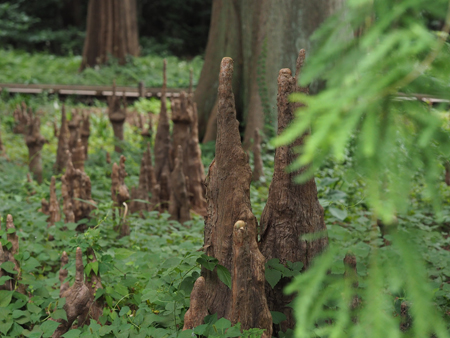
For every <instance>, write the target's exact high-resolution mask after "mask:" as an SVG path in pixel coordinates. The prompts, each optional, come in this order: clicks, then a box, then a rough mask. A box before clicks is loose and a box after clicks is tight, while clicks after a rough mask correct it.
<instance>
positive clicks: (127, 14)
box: [80, 0, 140, 70]
mask: <svg viewBox="0 0 450 338" xmlns="http://www.w3.org/2000/svg"><path fill="white" fill-rule="evenodd" d="M139 50H140V47H139V35H138V24H137V8H136V0H90V1H89V7H88V16H87V25H86V38H85V40H84V48H83V61H82V62H81V66H80V70H83V69H84V68H86V67H93V66H95V65H98V64H104V63H106V62H107V61H108V58H109V57H110V56H113V57H114V58H116V59H118V60H119V63H120V64H125V62H126V59H127V57H128V56H139Z"/></svg>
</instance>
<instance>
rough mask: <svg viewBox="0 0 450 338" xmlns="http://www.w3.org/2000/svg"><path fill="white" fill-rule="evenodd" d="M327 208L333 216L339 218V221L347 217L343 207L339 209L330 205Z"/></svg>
mask: <svg viewBox="0 0 450 338" xmlns="http://www.w3.org/2000/svg"><path fill="white" fill-rule="evenodd" d="M328 210H329V211H330V213H331V214H332V215H333V216H334V217H336V218H337V219H339V220H341V221H343V220H344V219H346V218H347V215H348V213H347V210H345V209H344V210H341V209H337V208H333V207H330V208H329V209H328Z"/></svg>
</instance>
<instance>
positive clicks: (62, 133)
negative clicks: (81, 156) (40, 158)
mask: <svg viewBox="0 0 450 338" xmlns="http://www.w3.org/2000/svg"><path fill="white" fill-rule="evenodd" d="M68 150H69V126H68V123H67V118H66V107H65V106H64V105H63V106H62V110H61V127H60V128H59V133H58V149H57V150H56V162H55V165H54V167H53V168H54V171H55V173H56V174H59V173H61V172H62V171H63V169H64V168H65V167H66V164H67V151H68Z"/></svg>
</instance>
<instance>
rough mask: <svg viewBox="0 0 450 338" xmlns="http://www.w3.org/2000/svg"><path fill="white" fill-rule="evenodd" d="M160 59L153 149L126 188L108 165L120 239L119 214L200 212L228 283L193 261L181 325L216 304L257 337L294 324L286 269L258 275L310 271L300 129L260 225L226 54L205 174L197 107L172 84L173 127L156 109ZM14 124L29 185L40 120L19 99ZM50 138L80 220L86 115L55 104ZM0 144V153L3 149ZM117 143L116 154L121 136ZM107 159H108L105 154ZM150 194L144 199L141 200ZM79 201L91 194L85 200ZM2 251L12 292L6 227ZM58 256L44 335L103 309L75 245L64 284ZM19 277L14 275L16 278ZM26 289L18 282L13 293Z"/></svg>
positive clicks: (119, 101)
mask: <svg viewBox="0 0 450 338" xmlns="http://www.w3.org/2000/svg"><path fill="white" fill-rule="evenodd" d="M304 60H305V51H304V50H301V51H300V53H299V56H298V59H297V67H296V74H295V76H292V72H291V70H290V69H287V68H285V69H281V70H280V72H279V76H278V98H277V105H278V134H280V133H281V132H283V130H284V129H285V128H286V127H287V126H288V125H289V124H290V122H291V121H292V120H293V118H294V113H295V110H297V109H298V108H301V107H302V106H303V105H302V104H301V103H298V102H297V103H294V102H290V100H289V96H290V94H292V93H294V92H304V93H308V88H302V87H299V86H298V77H299V74H300V70H301V67H302V65H303V63H304ZM165 70H166V63H165V62H164V73H163V74H164V82H163V83H164V84H163V88H162V93H161V94H162V95H161V112H160V115H159V122H158V127H157V132H156V135H155V142H154V143H155V144H154V158H155V165H154V166H153V165H152V154H151V150H150V145H149V144H150V142H149V143H148V145H147V149H146V150H145V152H144V154H143V157H142V161H141V168H140V176H139V185H138V186H137V187H133V188H132V189H131V193H130V191H129V190H128V188H127V186H126V185H125V183H124V179H125V177H126V175H127V174H126V171H125V157H124V156H121V158H120V162H119V164H118V165H117V164H116V163H114V164H113V167H112V174H111V180H112V185H111V196H112V199H113V201H114V207H115V208H117V209H118V211H119V215H120V218H121V221H120V229H118V231H119V232H120V235H121V236H126V235H128V234H129V231H130V230H129V224H128V221H127V218H126V216H127V212H128V211H129V212H138V213H140V214H141V216H143V213H142V211H144V210H147V211H152V210H158V211H160V212H162V211H166V210H167V211H168V212H169V213H170V214H171V218H172V219H175V220H178V221H179V222H180V223H184V222H185V221H188V220H190V217H191V216H190V211H191V210H193V211H194V212H196V213H198V214H200V215H203V216H204V217H205V230H204V246H203V250H204V252H205V253H206V254H207V255H208V256H211V257H214V258H216V259H217V260H218V263H219V264H221V265H223V266H225V267H226V268H227V269H228V270H229V271H230V272H231V278H232V288H231V289H230V288H228V287H227V286H226V285H225V284H224V283H223V282H221V281H220V279H219V278H218V276H217V273H216V271H215V270H213V271H209V270H207V269H205V268H202V276H201V277H199V278H198V280H197V281H196V282H195V284H194V288H193V291H192V293H191V303H190V308H189V310H188V311H187V312H186V315H185V320H184V329H191V328H194V327H196V326H198V325H201V324H202V323H203V319H204V317H205V316H206V315H208V314H213V313H217V314H218V317H219V318H220V317H225V318H227V319H229V320H230V321H231V322H232V323H233V324H235V323H238V322H239V323H241V328H242V329H250V328H261V329H265V331H264V334H263V337H272V335H274V334H276V331H278V330H283V331H286V330H287V329H289V328H291V329H292V328H293V327H294V325H295V320H294V316H293V312H292V308H291V307H290V306H289V304H290V303H291V302H292V300H293V298H294V295H285V294H284V293H283V288H284V287H285V286H286V284H287V283H289V281H290V278H287V277H284V278H282V279H281V281H280V282H279V283H278V284H277V285H276V286H275V287H274V288H271V286H270V285H269V284H268V283H267V282H265V274H264V269H265V263H266V262H267V261H268V260H270V259H273V258H278V259H279V261H280V263H282V264H286V262H288V261H290V262H302V263H303V267H304V269H305V268H308V266H309V265H310V264H311V261H312V259H313V258H314V257H315V256H316V255H318V254H319V253H320V252H321V251H323V250H324V248H325V247H326V246H327V244H328V238H327V236H326V227H325V223H324V216H323V208H322V207H321V205H320V204H319V201H318V199H317V189H316V184H315V181H314V179H313V178H312V179H310V180H309V181H307V182H305V183H303V184H300V185H299V184H295V183H294V180H293V178H294V177H295V176H296V175H298V174H300V173H301V172H302V170H304V169H299V170H296V171H293V172H288V171H287V170H286V168H287V166H288V165H289V164H290V163H292V162H293V161H294V160H295V158H296V156H297V154H296V151H295V149H296V148H298V147H299V146H301V145H302V143H303V138H304V136H303V137H300V138H299V139H297V140H296V141H295V142H294V143H292V144H291V145H288V146H282V147H279V148H277V149H276V152H275V161H274V166H275V167H274V174H273V179H272V182H271V184H270V188H269V195H268V199H267V204H266V206H265V208H264V211H263V213H262V216H261V220H260V222H259V224H258V222H257V219H256V217H255V216H254V215H253V213H252V208H251V203H250V184H251V181H252V180H258V179H259V178H260V177H261V175H263V173H262V160H261V154H260V151H261V147H260V144H259V143H260V138H259V131H257V130H256V131H255V142H254V148H253V150H254V159H255V168H254V170H253V172H252V170H251V168H250V165H249V156H248V154H247V152H246V151H245V150H244V149H243V147H242V144H241V138H240V134H239V129H238V126H239V122H238V121H237V120H236V111H235V102H234V95H233V91H232V75H233V60H232V59H231V58H224V59H223V60H222V62H221V66H220V73H219V89H218V114H217V140H216V156H215V159H214V160H213V162H212V163H211V164H210V166H209V170H208V174H207V176H206V177H205V176H204V168H203V165H202V162H201V151H200V147H199V144H198V128H197V112H196V105H195V103H194V102H193V100H192V94H191V90H189V93H184V92H182V93H181V94H180V97H179V98H177V99H174V100H172V104H171V105H172V121H173V133H172V136H171V135H170V128H169V127H170V125H169V116H168V113H167V107H166V75H165ZM115 94H116V91H115V85H114V86H113V95H112V96H111V97H110V98H109V100H108V115H109V119H110V121H111V123H112V126H113V130H114V135H115V137H116V138H117V139H118V140H123V135H124V133H123V125H124V122H125V121H126V120H127V107H126V101H125V99H124V98H120V97H118V96H116V95H115ZM14 116H15V119H16V121H17V124H16V128H15V130H14V131H15V132H16V133H22V134H24V135H25V140H26V144H27V146H28V148H29V155H30V162H29V165H30V171H31V172H32V173H33V174H34V177H35V178H36V180H37V181H38V182H40V181H41V180H42V165H41V159H40V151H41V149H42V147H43V145H44V144H45V143H46V140H45V139H44V138H43V137H42V136H41V135H40V132H39V129H40V121H39V117H38V116H37V115H36V114H33V113H32V112H31V111H30V110H27V108H26V106H25V105H22V107H18V108H17V110H16V111H15V113H14ZM136 123H137V124H138V125H139V126H140V127H141V134H142V136H143V137H144V138H148V140H150V139H151V137H152V120H151V119H150V120H149V121H148V127H146V126H145V125H146V124H147V123H145V121H142V119H138V121H137V122H136ZM55 135H57V136H58V150H57V158H56V163H55V165H54V170H55V172H57V173H61V172H62V171H63V170H64V168H65V173H64V175H63V176H62V177H61V181H62V186H61V194H62V198H63V207H62V211H63V214H64V217H65V222H78V221H79V220H81V219H84V218H87V219H89V216H90V213H91V211H92V210H93V208H94V206H95V202H94V201H92V198H91V182H90V179H89V176H88V175H87V174H86V173H85V172H84V161H85V159H86V157H87V150H88V140H89V135H90V125H89V114H88V113H87V112H82V113H80V112H77V111H75V112H74V113H73V114H72V119H71V121H70V122H68V121H67V119H66V113H65V110H64V109H63V110H62V118H61V127H60V128H59V130H58V128H57V127H55ZM1 147H2V144H1V141H0V151H1ZM115 150H116V151H118V152H121V151H122V149H121V147H120V144H119V145H117V146H116V149H115ZM107 160H108V158H107ZM55 181H56V179H55V177H52V179H51V185H50V200H49V201H46V200H43V201H42V212H44V213H46V214H47V215H48V226H51V225H54V224H55V222H58V221H60V220H61V218H62V215H61V212H60V205H59V201H58V199H57V195H56V191H55V183H56V182H55ZM150 196H151V197H150ZM84 201H88V202H89V203H85V202H84ZM6 223H7V224H6V227H7V229H9V228H13V227H14V225H13V219H12V216H11V215H8V217H7V222H6ZM77 230H78V231H85V230H86V225H85V224H80V225H79V226H78V227H77ZM311 233H317V234H321V236H314V238H315V239H313V240H311V239H304V238H303V236H304V235H306V234H311ZM8 240H9V241H11V243H12V247H11V249H10V250H7V249H6V248H2V247H1V244H0V263H2V262H5V261H12V262H13V263H14V266H15V269H16V271H17V272H18V273H17V274H15V275H11V277H13V279H11V280H8V281H7V282H6V283H5V284H4V285H1V286H0V289H8V290H11V289H12V288H13V287H14V285H15V284H14V279H17V278H20V267H19V265H18V262H17V261H16V260H15V259H14V254H15V253H17V252H18V250H19V243H18V238H17V235H15V233H10V234H8ZM88 255H89V257H91V258H90V259H89V260H88V262H90V261H92V260H96V258H95V254H94V252H93V251H92V250H91V252H89V253H88ZM67 262H68V256H67V254H66V253H65V252H64V253H63V255H62V258H61V270H60V274H59V275H60V281H61V289H60V297H65V298H66V303H65V305H64V309H65V311H66V312H67V321H66V320H63V319H58V320H57V321H59V322H60V325H59V327H58V328H57V330H56V331H55V333H54V334H53V337H60V336H61V335H63V334H64V333H65V332H67V330H69V329H70V327H72V324H73V323H74V321H75V320H76V319H78V325H79V326H81V325H83V324H84V323H89V319H94V320H97V321H98V319H99V317H100V316H101V314H102V309H103V301H102V298H99V299H97V300H95V296H94V294H95V292H96V290H97V289H98V288H102V285H101V279H100V276H99V275H96V274H95V273H94V272H90V274H89V276H86V280H85V278H84V268H83V263H82V252H81V249H80V248H78V249H77V252H76V278H75V282H74V284H73V285H72V286H70V287H69V285H68V283H67V282H65V278H66V277H67V271H66V270H65V269H64V265H65V264H67ZM346 265H348V266H350V267H351V269H350V270H354V269H355V267H356V261H355V260H354V259H353V258H352V257H346ZM2 274H7V272H5V271H2V270H1V269H0V277H1V276H2ZM19 285H20V284H19ZM19 291H21V292H25V290H19ZM270 311H278V312H282V313H284V315H285V316H286V318H287V319H286V320H285V321H283V322H282V323H281V325H276V326H274V325H273V323H272V316H271V313H270Z"/></svg>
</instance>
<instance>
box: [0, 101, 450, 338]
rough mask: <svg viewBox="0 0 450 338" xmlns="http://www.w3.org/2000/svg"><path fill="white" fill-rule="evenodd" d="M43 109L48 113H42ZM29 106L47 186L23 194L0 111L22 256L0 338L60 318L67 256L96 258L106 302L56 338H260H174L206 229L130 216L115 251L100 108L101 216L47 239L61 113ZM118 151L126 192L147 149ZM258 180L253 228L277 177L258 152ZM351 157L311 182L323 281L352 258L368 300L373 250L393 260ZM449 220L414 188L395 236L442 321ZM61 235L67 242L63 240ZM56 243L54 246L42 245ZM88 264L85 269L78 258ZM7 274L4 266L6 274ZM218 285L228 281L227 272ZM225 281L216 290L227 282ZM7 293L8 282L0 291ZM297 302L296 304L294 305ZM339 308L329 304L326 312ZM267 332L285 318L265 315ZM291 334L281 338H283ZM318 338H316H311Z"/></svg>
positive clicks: (95, 138)
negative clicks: (415, 259) (35, 117)
mask: <svg viewBox="0 0 450 338" xmlns="http://www.w3.org/2000/svg"><path fill="white" fill-rule="evenodd" d="M45 100H47V101H45ZM45 100H41V101H39V99H28V101H29V102H28V103H30V104H31V105H32V106H33V105H34V106H35V107H39V106H40V107H42V109H43V111H45V112H46V114H45V115H44V117H43V118H42V127H41V130H42V133H43V135H44V136H45V137H46V138H47V139H48V140H49V144H47V145H45V146H44V148H43V152H42V159H43V166H44V180H45V181H44V183H43V184H42V185H40V186H39V185H37V184H36V183H35V182H31V183H30V182H28V181H27V177H26V173H27V171H28V168H27V156H28V155H27V149H26V147H25V144H24V140H23V137H22V136H20V135H14V134H12V132H11V130H12V125H13V119H12V116H11V111H12V107H14V105H15V104H16V101H15V100H14V99H11V100H10V101H8V102H2V103H1V105H0V111H1V116H2V119H1V124H0V130H1V134H2V139H3V143H4V145H5V148H6V157H0V201H1V203H0V216H1V220H2V223H3V224H5V220H6V215H7V214H12V215H13V217H14V223H15V226H16V229H17V234H18V236H19V238H20V253H19V254H18V255H17V259H18V260H19V261H20V264H21V269H22V281H21V283H22V284H24V285H26V286H27V295H26V296H25V295H22V294H20V293H18V292H9V291H0V336H2V337H22V336H26V337H49V336H51V334H52V333H53V331H54V329H55V326H56V325H57V324H56V323H55V322H53V321H50V320H49V319H50V318H55V319H57V318H64V316H65V313H64V311H62V307H63V305H64V300H63V299H59V279H58V271H59V267H60V257H61V254H62V252H63V251H66V252H67V253H68V255H69V265H68V266H67V270H68V272H69V281H70V282H73V280H74V274H75V265H74V262H75V249H76V247H81V248H82V250H83V252H86V250H87V248H89V247H91V248H93V249H94V251H95V253H96V256H97V259H98V264H94V263H90V264H86V261H85V271H86V272H89V271H91V270H93V271H94V272H95V273H99V274H100V276H101V279H102V286H103V291H97V294H96V297H97V298H101V299H103V300H104V302H105V309H104V312H103V316H102V317H101V319H100V324H98V323H97V322H94V321H92V322H91V323H90V324H89V325H85V326H83V327H76V328H75V327H74V328H73V329H72V330H70V331H69V332H68V333H66V335H64V337H149V336H151V337H156V338H163V337H167V338H169V337H183V338H184V337H186V338H187V337H191V336H195V335H197V336H210V337H236V336H244V337H259V336H260V335H261V331H260V330H258V329H252V330H248V331H245V332H244V333H243V334H242V333H241V332H240V330H239V324H237V325H236V326H234V327H232V328H231V324H230V322H229V321H227V320H225V319H217V317H216V316H214V315H212V316H210V317H208V318H207V319H206V321H205V323H206V324H204V325H202V326H200V327H198V328H196V329H195V330H194V331H192V330H188V331H184V332H182V331H180V330H181V328H182V327H183V318H184V314H185V312H186V311H187V309H188V307H189V295H190V292H191V290H192V287H193V283H194V281H195V279H196V278H197V277H198V276H199V274H200V266H201V265H200V263H202V264H203V265H204V266H205V267H206V268H208V266H209V267H210V268H211V264H214V262H210V261H206V260H205V258H204V257H202V251H201V250H200V249H201V248H202V245H203V219H202V218H201V217H198V216H194V218H193V221H191V222H189V223H188V224H186V225H185V226H182V225H180V224H179V223H177V222H174V221H169V220H168V217H169V215H168V214H161V215H159V214H158V213H156V212H150V213H147V214H146V215H145V216H146V217H145V218H140V217H138V216H137V215H131V216H130V227H131V234H130V236H127V237H124V238H121V239H119V238H118V236H117V232H116V231H114V227H115V226H116V222H117V219H118V217H115V218H114V217H113V212H112V202H111V197H110V181H111V179H110V175H111V165H108V164H107V163H106V151H109V152H110V153H111V154H112V162H117V161H118V155H117V154H115V153H113V152H112V149H113V134H112V130H111V127H110V124H109V121H108V119H107V117H106V116H105V114H104V111H105V108H104V107H103V108H102V107H100V108H98V109H97V110H98V112H97V113H95V114H93V115H92V117H91V128H92V129H91V138H90V140H89V144H90V148H89V159H88V160H87V162H86V165H85V170H86V173H87V174H88V175H89V176H90V178H91V182H92V198H93V200H94V201H96V203H97V208H96V209H95V210H94V211H93V213H92V218H91V219H90V220H82V221H81V222H87V224H88V225H89V226H90V229H89V230H87V231H86V232H85V233H83V234H78V233H77V232H76V231H75V227H76V225H77V224H64V223H63V222H58V223H57V224H56V225H55V226H53V227H50V228H49V229H47V223H46V217H47V216H46V215H44V214H42V213H41V212H39V208H40V201H41V199H42V198H47V199H48V198H49V183H50V178H51V175H52V165H53V163H54V161H55V153H56V139H55V138H54V136H53V127H52V121H53V119H54V118H55V117H56V116H58V115H59V113H60V103H59V102H52V101H49V99H48V98H47V99H45ZM125 139H126V142H125V143H124V144H123V147H124V153H125V156H126V157H127V162H126V170H127V172H128V177H127V178H126V184H127V186H128V187H129V188H131V187H132V186H135V185H137V183H138V175H139V165H140V160H141V154H142V151H143V149H144V145H143V144H142V140H141V138H140V135H139V133H137V132H136V131H135V130H134V129H133V128H132V127H131V126H129V125H126V129H125ZM202 150H203V155H204V156H203V161H204V164H205V167H206V168H208V165H209V162H210V161H211V159H212V158H213V156H214V149H213V146H212V144H207V145H203V146H202ZM263 150H264V154H263V160H264V164H265V167H264V172H265V180H263V181H262V182H258V183H256V184H253V185H252V188H251V196H250V197H251V202H252V207H253V211H254V213H255V215H256V217H257V218H258V219H259V218H260V216H261V213H262V210H263V208H264V205H265V201H266V199H267V195H268V190H269V189H268V187H269V184H270V178H271V176H272V171H273V155H274V149H273V148H272V147H271V146H270V145H269V144H267V143H264V145H263ZM351 160H352V159H351V153H350V152H349V153H348V156H347V157H346V159H345V161H344V162H343V163H342V164H335V163H332V162H328V163H327V164H326V165H325V166H324V167H323V168H321V170H320V172H318V173H317V176H316V182H317V187H318V195H319V199H320V202H321V204H322V206H323V207H324V210H325V222H326V224H327V227H328V236H329V239H330V247H331V248H332V250H330V252H331V253H333V255H332V256H331V258H330V259H331V261H332V268H331V271H330V276H332V277H333V278H340V277H342V276H343V274H344V272H345V267H344V264H343V258H344V256H345V255H346V253H348V252H352V253H353V254H354V255H355V256H356V260H357V271H358V276H359V279H360V280H359V289H360V290H363V289H365V288H367V284H366V283H365V279H366V277H367V274H368V271H369V257H370V254H371V252H372V251H374V250H380V251H382V252H384V253H385V255H386V256H387V257H390V256H392V255H394V254H395V252H393V250H394V249H392V247H391V246H390V245H389V242H390V241H391V240H392V237H391V234H389V232H390V229H389V227H387V231H386V232H385V234H384V236H383V237H382V236H381V232H380V228H379V227H378V226H377V225H376V223H375V225H374V221H373V215H372V214H371V212H370V210H368V208H367V206H366V204H365V196H364V194H363V184H362V180H361V179H360V178H359V177H358V176H357V175H356V174H351V173H350V172H349V171H348V170H347V166H348V163H349V162H350V161H351ZM57 182H58V183H57V193H58V197H59V198H60V187H61V184H60V176H58V177H57ZM440 193H441V195H442V196H443V198H444V199H445V201H446V205H447V206H448V205H449V204H448V202H449V201H450V193H449V189H448V188H447V187H446V186H445V185H444V183H443V184H442V186H441V191H440ZM449 222H450V208H448V207H445V208H444V209H443V222H442V223H438V222H437V221H436V217H435V216H434V214H433V213H432V208H431V206H430V203H429V201H428V200H426V198H425V197H424V196H423V195H422V188H421V186H420V185H419V184H417V189H416V190H415V191H414V193H413V194H412V196H411V206H410V210H409V212H408V213H407V214H406V215H403V216H400V215H399V216H398V226H397V229H399V230H401V231H403V232H408V233H411V234H413V235H414V242H415V243H414V244H415V248H417V253H418V254H419V255H421V256H422V258H423V259H425V261H426V262H427V270H426V272H427V274H428V278H429V280H431V282H432V286H433V288H434V291H435V293H434V304H435V306H436V308H437V309H438V310H439V311H440V314H441V315H442V316H444V317H445V318H446V319H448V315H447V312H448V311H450V284H449V283H448V281H449V277H450V251H449V248H450V243H449V242H450V240H449V239H448V231H449V229H448V224H449ZM64 226H66V227H67V230H63V229H62V228H63V227H64ZM50 235H52V236H53V237H54V240H53V241H51V240H49V236H50ZM0 238H1V239H0V240H1V243H2V245H3V246H7V245H8V241H7V240H6V232H5V230H4V227H3V230H2V231H0ZM84 259H86V257H84ZM2 268H3V269H4V270H6V271H8V270H9V271H11V267H9V266H8V264H7V263H5V264H4V265H2ZM300 269H301V266H300V265H298V264H297V265H296V264H292V265H291V266H289V269H287V268H283V267H282V266H280V264H278V263H277V262H276V261H274V260H272V261H270V262H269V264H268V265H267V269H266V278H267V280H268V282H269V283H270V285H272V286H275V285H276V284H277V283H278V281H279V280H280V279H281V278H282V277H283V276H292V275H293V274H296V273H298V271H299V270H300ZM224 273H225V274H226V272H224ZM226 278H227V277H226V276H225V277H224V278H223V280H226ZM4 281H5V277H4V278H3V279H0V284H1V282H4ZM388 289H389V288H388V287H387V286H386V295H387V297H388V299H389V302H390V303H389V304H390V308H388V309H386V312H385V315H387V316H388V317H389V318H391V319H392V320H394V321H397V322H398V323H400V320H401V316H400V312H401V309H400V303H401V302H402V301H404V300H406V301H407V300H408V296H407V294H406V293H405V292H403V293H402V292H399V293H389V292H388ZM300 294H301V293H300ZM334 307H335V305H333V304H329V309H333V308H334ZM273 319H274V322H275V323H279V322H280V321H282V320H283V315H282V314H280V313H273ZM291 334H292V331H290V332H287V333H281V334H280V336H282V337H287V336H290V335H291ZM317 336H321V335H319V334H317Z"/></svg>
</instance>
